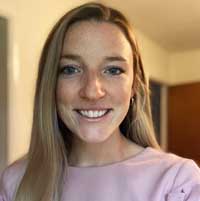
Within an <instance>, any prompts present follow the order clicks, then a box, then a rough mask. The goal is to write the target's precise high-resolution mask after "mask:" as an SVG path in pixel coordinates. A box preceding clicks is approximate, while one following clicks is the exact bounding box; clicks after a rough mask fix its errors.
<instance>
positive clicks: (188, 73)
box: [169, 49, 200, 85]
mask: <svg viewBox="0 0 200 201" xmlns="http://www.w3.org/2000/svg"><path fill="white" fill-rule="evenodd" d="M169 75H170V83H169V84H170V85H176V84H182V83H188V82H200V49H196V50H189V51H183V52H177V53H173V54H171V55H170V59H169Z"/></svg>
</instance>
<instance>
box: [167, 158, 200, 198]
mask: <svg viewBox="0 0 200 201" xmlns="http://www.w3.org/2000/svg"><path fill="white" fill-rule="evenodd" d="M167 201H200V169H199V167H198V166H197V165H196V163H195V162H194V161H192V160H188V159H187V160H185V161H184V163H183V164H182V165H181V166H180V168H179V171H178V173H177V175H176V177H175V180H174V184H173V186H172V189H171V191H170V192H169V193H168V195H167Z"/></svg>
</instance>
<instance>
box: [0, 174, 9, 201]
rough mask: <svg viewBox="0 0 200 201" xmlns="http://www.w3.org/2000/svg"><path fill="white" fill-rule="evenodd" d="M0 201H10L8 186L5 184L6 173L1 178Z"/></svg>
mask: <svg viewBox="0 0 200 201" xmlns="http://www.w3.org/2000/svg"><path fill="white" fill-rule="evenodd" d="M0 201H8V199H7V192H6V184H5V171H4V172H3V173H2V175H1V177H0Z"/></svg>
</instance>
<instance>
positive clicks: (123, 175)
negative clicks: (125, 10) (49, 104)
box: [0, 147, 200, 201]
mask: <svg viewBox="0 0 200 201" xmlns="http://www.w3.org/2000/svg"><path fill="white" fill-rule="evenodd" d="M24 171H25V163H24V161H20V162H17V163H15V164H13V165H12V166H10V167H8V168H7V169H6V170H5V171H4V173H3V175H2V177H1V183H0V201H13V197H14V195H15V191H16V189H17V186H18V184H19V182H20V180H21V178H22V175H23V174H24ZM67 175H68V177H67V178H65V184H64V186H63V194H62V201H200V169H199V168H198V167H197V165H196V164H195V163H194V162H193V161H192V160H188V159H184V158H181V157H178V156H176V155H173V154H166V153H163V152H161V151H157V150H155V149H153V148H150V147H148V148H146V149H145V150H144V151H143V152H141V153H140V154H138V155H137V156H134V157H132V158H129V159H127V160H124V161H121V162H117V163H114V164H110V165H105V166H99V167H82V168H81V167H69V168H68V174H67Z"/></svg>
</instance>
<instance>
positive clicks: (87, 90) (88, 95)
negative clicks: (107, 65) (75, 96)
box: [80, 74, 105, 100]
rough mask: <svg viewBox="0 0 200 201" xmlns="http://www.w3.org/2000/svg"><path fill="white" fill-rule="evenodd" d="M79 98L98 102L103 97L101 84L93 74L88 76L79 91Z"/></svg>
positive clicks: (103, 92)
mask: <svg viewBox="0 0 200 201" xmlns="http://www.w3.org/2000/svg"><path fill="white" fill-rule="evenodd" d="M80 96H81V97H82V98H84V99H88V100H98V99H101V98H102V97H104V96H105V90H104V89H103V82H102V81H101V80H100V79H99V78H98V76H97V75H95V74H90V75H88V76H87V77H86V78H85V80H84V82H83V84H82V86H81V89H80Z"/></svg>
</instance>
